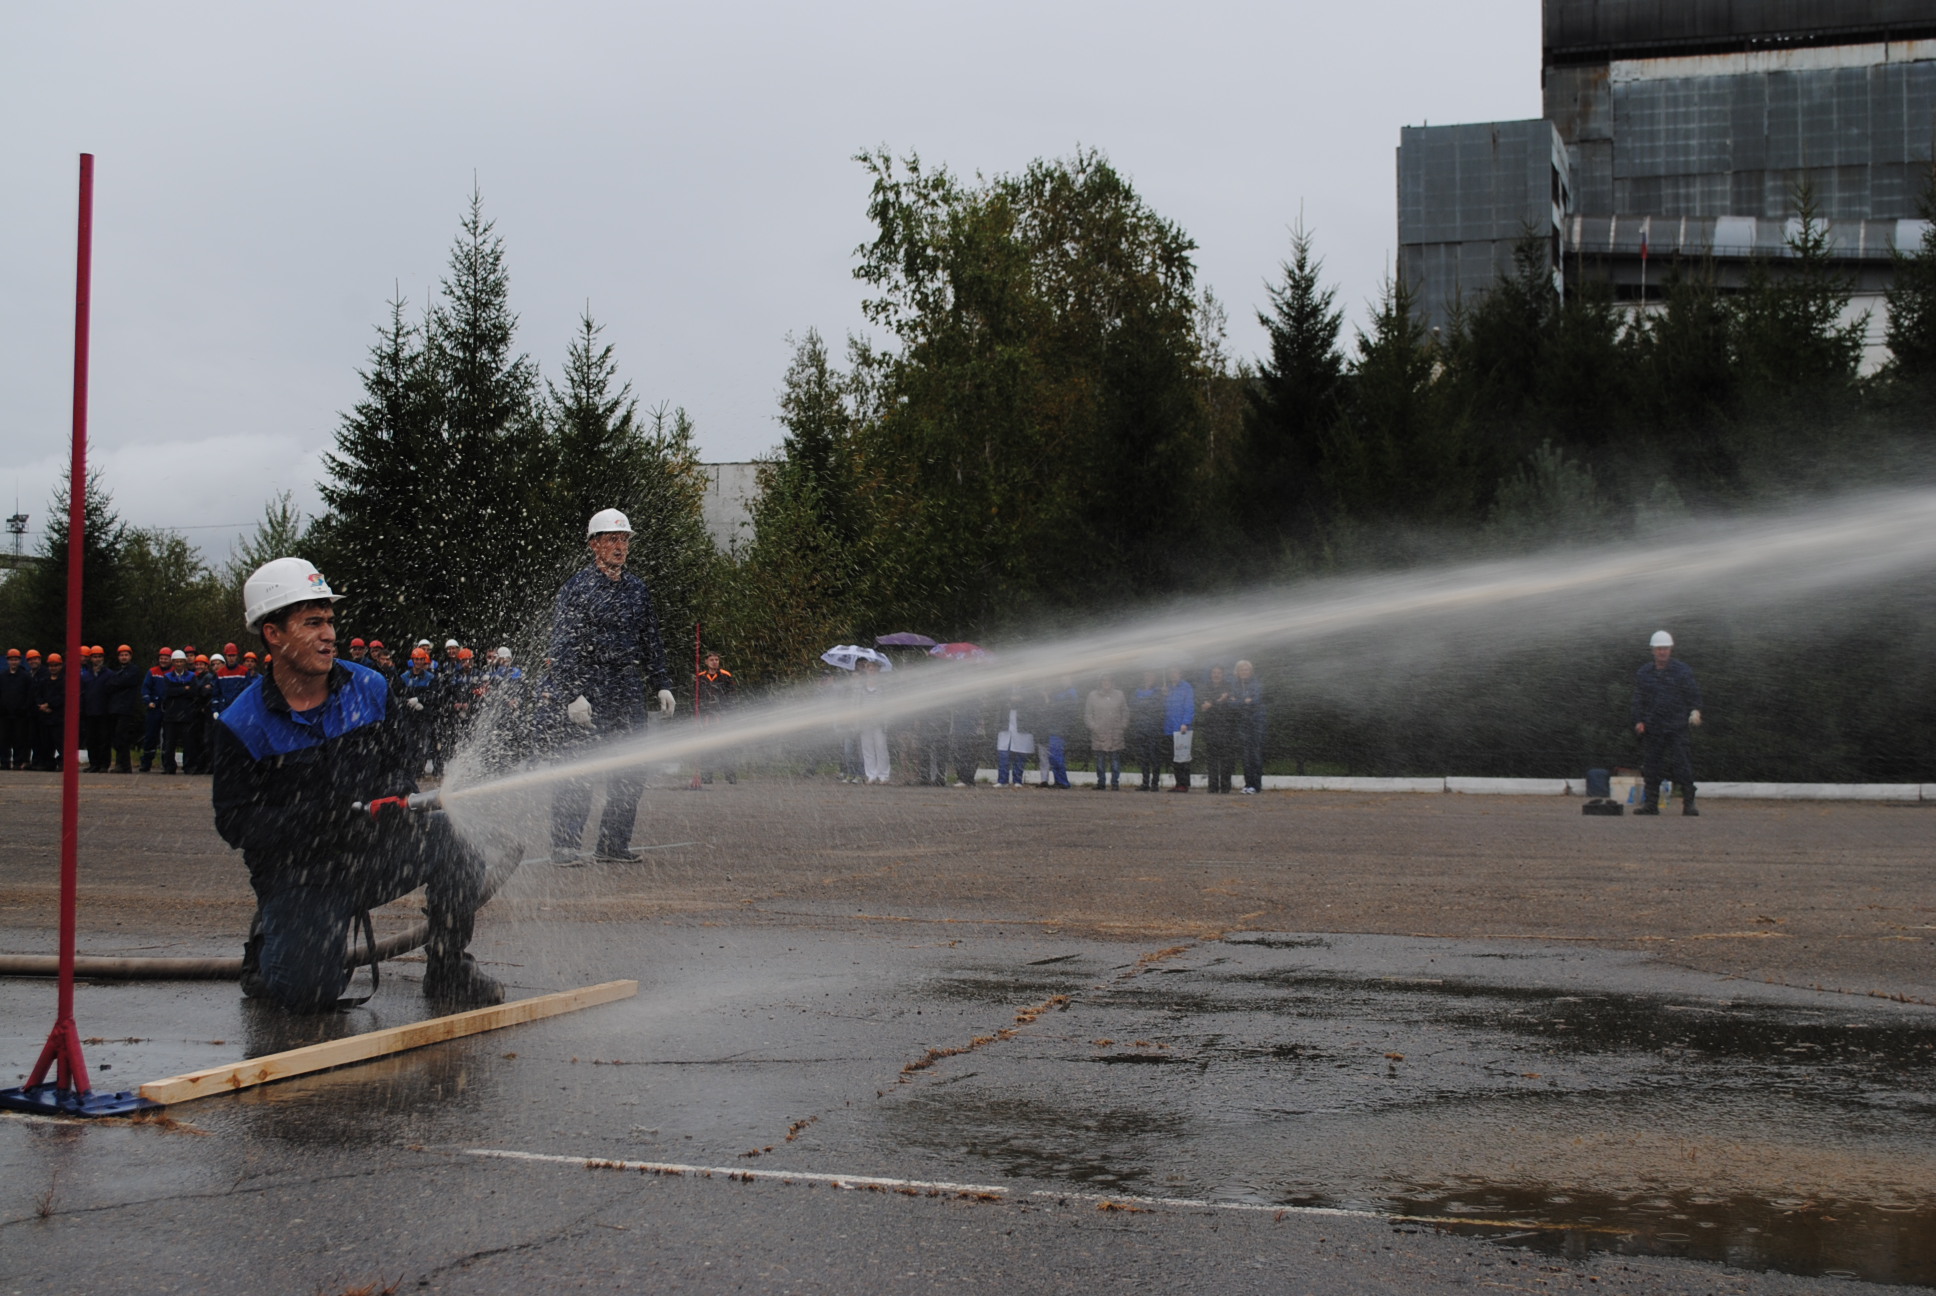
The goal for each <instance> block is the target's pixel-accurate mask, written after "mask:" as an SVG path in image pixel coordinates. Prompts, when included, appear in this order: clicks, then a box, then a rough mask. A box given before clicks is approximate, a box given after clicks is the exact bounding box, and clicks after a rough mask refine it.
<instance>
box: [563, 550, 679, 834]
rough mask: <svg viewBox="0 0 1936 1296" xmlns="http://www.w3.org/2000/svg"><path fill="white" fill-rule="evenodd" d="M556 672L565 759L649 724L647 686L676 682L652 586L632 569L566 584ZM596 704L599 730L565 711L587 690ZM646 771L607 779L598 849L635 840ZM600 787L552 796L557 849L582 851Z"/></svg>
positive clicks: (586, 574)
mask: <svg viewBox="0 0 1936 1296" xmlns="http://www.w3.org/2000/svg"><path fill="white" fill-rule="evenodd" d="M548 655H549V656H550V658H551V674H550V677H549V680H548V682H547V687H546V692H547V694H548V707H549V710H550V712H551V714H550V715H549V716H547V717H545V721H546V724H547V728H548V729H549V731H550V732H551V733H552V734H554V735H555V736H556V748H557V753H558V756H559V757H560V758H561V759H564V760H569V759H571V757H572V756H574V755H577V754H579V753H580V752H581V751H582V750H583V749H584V748H585V747H586V746H588V745H589V744H590V743H591V742H592V741H593V740H594V739H598V740H610V739H622V738H625V737H628V736H631V735H634V734H637V733H641V732H642V731H643V730H644V728H645V691H646V688H647V686H648V685H649V686H650V688H651V689H652V691H653V692H654V693H657V692H658V691H659V690H661V689H670V688H671V687H672V676H671V675H669V674H667V673H666V662H665V646H664V645H663V644H662V643H660V642H659V616H658V613H657V612H656V611H655V610H654V609H653V606H652V591H651V590H650V589H649V588H647V586H646V583H645V582H644V581H642V580H640V579H639V578H638V577H637V576H634V575H633V574H632V573H631V572H621V573H619V576H618V579H617V580H614V579H612V578H611V577H610V576H607V575H605V573H603V572H601V571H600V570H598V568H597V567H596V566H592V567H587V568H585V569H584V570H583V571H581V572H579V573H578V574H577V575H575V576H573V577H572V578H571V579H570V580H568V581H566V582H565V583H564V585H563V586H562V587H561V588H560V589H559V590H558V597H557V600H556V601H555V602H554V603H553V605H552V616H551V648H550V652H549V654H548ZM581 695H582V696H583V697H584V699H585V700H586V701H587V702H589V703H591V708H592V724H593V726H594V728H593V731H592V733H590V734H587V733H586V732H585V731H584V730H582V729H580V728H579V727H578V726H576V725H574V724H571V723H570V722H569V721H567V720H566V719H565V716H564V709H565V708H566V707H567V706H569V705H571V703H572V701H573V700H574V699H576V698H578V697H579V696H581ZM644 791H645V776H644V774H643V772H642V771H638V770H625V771H621V772H618V773H614V774H611V775H609V776H608V777H607V779H606V782H605V813H604V814H603V815H601V816H600V817H599V822H598V853H599V854H600V855H612V854H617V853H618V852H620V851H623V850H625V849H626V848H628V847H629V846H630V845H631V844H632V827H633V824H634V823H635V822H636V821H637V819H638V813H639V797H640V795H641V794H642V793H644ZM591 808H592V785H591V782H590V781H589V780H587V779H572V780H569V781H567V782H564V783H561V784H559V786H558V791H557V793H556V794H555V795H554V796H553V798H552V802H551V848H552V850H553V851H554V852H557V851H570V850H576V849H578V844H579V840H580V838H581V837H582V836H583V835H584V831H585V820H586V818H587V817H588V816H589V815H590V814H591Z"/></svg>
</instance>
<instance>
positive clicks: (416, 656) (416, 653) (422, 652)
mask: <svg viewBox="0 0 1936 1296" xmlns="http://www.w3.org/2000/svg"><path fill="white" fill-rule="evenodd" d="M410 660H411V661H429V660H430V649H428V648H412V649H411V650H410Z"/></svg>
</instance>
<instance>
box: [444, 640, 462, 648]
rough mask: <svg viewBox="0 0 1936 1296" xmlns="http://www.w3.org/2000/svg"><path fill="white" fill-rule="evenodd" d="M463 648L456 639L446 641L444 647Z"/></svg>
mask: <svg viewBox="0 0 1936 1296" xmlns="http://www.w3.org/2000/svg"><path fill="white" fill-rule="evenodd" d="M463 646H464V645H463V644H460V643H458V642H457V641H456V640H455V639H446V640H444V647H446V648H462V647H463Z"/></svg>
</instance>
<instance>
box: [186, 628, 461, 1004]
mask: <svg viewBox="0 0 1936 1296" xmlns="http://www.w3.org/2000/svg"><path fill="white" fill-rule="evenodd" d="M420 769H422V765H421V764H420V763H419V761H418V758H417V754H416V746H415V744H414V742H413V741H412V740H411V738H410V736H409V735H408V734H407V733H406V732H405V731H404V729H403V727H402V726H401V725H400V724H399V723H398V718H397V702H396V699H395V698H394V697H392V696H391V693H390V686H389V682H388V681H386V680H385V679H384V678H383V676H382V675H381V674H379V673H378V672H376V671H374V670H371V669H369V668H368V667H365V666H358V665H356V664H355V663H353V662H344V661H338V662H337V663H336V664H335V665H334V666H332V667H331V668H330V673H329V700H328V701H327V702H325V703H323V705H322V706H320V707H317V708H316V709H315V710H313V711H308V712H297V711H292V710H290V708H289V704H288V702H286V701H285V700H284V699H283V696H282V691H281V690H280V689H279V688H277V687H276V683H275V668H274V666H273V665H272V666H271V667H270V668H269V672H268V673H267V674H264V675H262V676H261V677H259V678H258V679H257V680H255V681H254V683H252V684H251V685H250V687H249V688H247V689H246V690H244V691H243V693H242V695H241V696H240V697H238V698H236V699H235V701H234V702H233V703H232V704H231V705H230V706H229V707H228V708H227V709H226V710H224V711H223V712H222V718H221V720H220V722H219V723H217V724H216V726H215V783H214V799H215V827H216V830H217V831H218V832H220V833H221V834H222V839H223V840H224V841H226V842H227V843H228V844H229V845H230V846H233V847H236V848H238V849H239V850H241V851H242V858H243V860H244V861H245V862H246V863H247V864H248V866H249V885H250V886H251V887H253V888H254V889H255V896H256V903H257V928H256V933H255V935H254V936H253V937H252V938H251V940H250V945H251V946H252V947H253V948H252V949H250V950H248V951H245V955H244V974H243V989H244V990H245V991H246V992H248V993H250V994H252V995H259V996H262V997H266V998H269V999H273V1000H275V1001H276V1002H277V1003H279V1004H281V1005H282V1006H284V1007H285V1008H290V1009H294V1010H296V1011H311V1012H313V1011H318V1010H321V1009H326V1008H329V1007H332V1006H334V1005H335V1003H336V1001H337V1000H338V998H339V997H341V995H342V993H343V988H344V986H346V985H348V984H349V979H350V972H349V969H348V968H347V967H345V966H344V963H345V955H346V953H347V946H348V939H349V935H350V931H351V927H352V925H353V924H354V923H355V921H356V920H357V918H358V917H359V916H360V915H362V914H365V913H368V912H369V911H370V910H371V909H373V908H375V907H376V906H378V905H382V904H388V903H389V902H390V901H392V900H396V899H398V898H400V897H402V896H405V895H408V894H409V893H410V892H411V891H413V890H415V889H416V888H417V887H419V886H424V887H425V888H426V892H425V899H426V902H427V903H426V909H427V910H428V916H429V919H430V939H429V941H428V943H427V945H426V948H425V953H426V955H427V956H428V960H429V962H430V964H431V965H432V966H433V967H435V966H437V965H438V964H440V963H443V962H445V961H448V960H451V959H456V958H459V957H461V956H462V954H463V951H464V949H465V947H466V946H468V945H469V944H470V939H471V929H472V924H473V920H474V918H475V915H476V912H477V907H478V905H479V904H480V903H481V900H482V896H483V886H484V860H483V857H482V856H480V855H479V854H478V853H477V852H476V851H474V850H472V849H471V848H470V847H469V846H467V845H466V844H465V843H464V842H463V840H462V839H461V838H459V837H458V836H457V834H456V832H455V831H454V830H453V829H452V828H451V827H450V825H449V823H448V822H447V821H446V820H445V818H444V817H443V816H442V815H438V814H428V815H423V814H417V815H401V814H399V815H395V816H388V817H386V818H385V819H384V820H382V821H377V820H373V819H371V818H370V816H369V815H368V814H366V813H358V812H353V811H351V809H350V806H351V805H352V803H354V802H358V801H361V802H365V803H367V802H370V801H373V800H376V799H378V798H381V797H392V796H407V795H408V794H410V793H411V792H414V791H416V790H417V780H416V774H417V771H418V770H420ZM250 964H253V967H251V966H250Z"/></svg>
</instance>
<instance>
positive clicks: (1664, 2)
mask: <svg viewBox="0 0 1936 1296" xmlns="http://www.w3.org/2000/svg"><path fill="white" fill-rule="evenodd" d="M1542 21H1543V28H1544V30H1543V41H1542V49H1543V57H1542V65H1541V75H1540V83H1541V86H1542V89H1543V101H1544V102H1543V107H1544V113H1543V115H1542V116H1541V117H1539V118H1537V119H1534V120H1530V121H1512V122H1489V123H1483V124H1479V125H1461V126H1420V127H1406V128H1405V129H1404V131H1403V132H1402V134H1401V137H1400V144H1399V150H1398V244H1399V254H1398V266H1399V273H1400V275H1401V276H1402V277H1403V279H1404V281H1405V283H1406V285H1407V286H1408V287H1409V288H1411V290H1412V291H1413V293H1414V294H1415V295H1416V298H1417V301H1418V305H1419V308H1420V310H1421V312H1422V314H1423V316H1424V318H1425V320H1426V322H1427V324H1428V326H1430V327H1433V328H1442V327H1444V325H1445V324H1446V323H1447V321H1448V320H1449V319H1450V318H1451V315H1452V313H1453V311H1454V310H1455V309H1456V308H1457V306H1458V303H1459V302H1460V301H1462V300H1465V301H1469V300H1471V299H1472V298H1473V297H1474V296H1475V295H1477V294H1479V293H1483V292H1484V291H1486V290H1487V289H1488V288H1490V287H1491V286H1492V285H1493V284H1494V283H1495V282H1496V281H1497V279H1498V277H1499V276H1500V275H1501V274H1502V273H1511V271H1512V269H1513V251H1514V249H1515V247H1516V246H1518V245H1519V244H1520V243H1521V242H1522V241H1523V240H1524V239H1525V238H1526V237H1527V236H1528V235H1534V236H1537V238H1538V240H1539V243H1540V246H1541V248H1542V255H1543V257H1544V260H1545V262H1546V268H1547V270H1549V271H1550V273H1551V275H1552V279H1553V285H1554V289H1555V291H1556V292H1565V291H1566V290H1567V288H1568V286H1569V285H1572V284H1579V283H1583V282H1589V281H1595V280H1597V281H1600V282H1604V283H1610V284H1611V285H1612V287H1613V292H1614V296H1615V299H1616V300H1617V301H1619V302H1622V303H1624V304H1626V305H1628V306H1629V307H1636V306H1637V307H1641V308H1645V307H1646V306H1647V305H1649V304H1651V303H1657V302H1658V301H1659V299H1660V296H1661V294H1662V292H1663V291H1664V288H1665V285H1666V283H1667V281H1668V279H1669V277H1670V276H1671V275H1673V274H1675V273H1677V272H1681V273H1685V272H1689V271H1691V270H1695V269H1698V268H1700V267H1702V266H1711V268H1712V272H1713V274H1714V275H1715V277H1716V280H1717V282H1719V283H1720V284H1721V285H1722V286H1723V287H1724V288H1727V287H1736V286H1739V285H1740V284H1741V283H1742V282H1743V281H1744V280H1745V278H1746V276H1747V274H1748V272H1749V267H1750V265H1751V264H1753V263H1754V262H1755V261H1756V260H1757V259H1758V260H1759V261H1760V263H1761V264H1763V265H1766V266H1767V267H1768V268H1769V270H1770V272H1771V273H1779V272H1780V262H1781V259H1782V258H1783V257H1784V256H1785V255H1786V254H1787V244H1788V239H1789V237H1790V235H1791V234H1792V232H1793V228H1794V198H1795V193H1796V189H1797V186H1798V185H1799V184H1801V183H1802V182H1804V181H1805V182H1806V183H1807V184H1808V185H1809V186H1810V187H1811V188H1812V190H1813V193H1814V199H1815V203H1816V208H1817V213H1818V215H1819V216H1820V217H1821V218H1822V219H1823V220H1824V221H1825V222H1826V224H1827V232H1828V235H1829V238H1830V240H1831V242H1832V245H1833V247H1834V251H1835V256H1836V259H1837V261H1838V263H1839V265H1840V267H1841V268H1842V270H1843V271H1844V272H1845V273H1846V274H1847V275H1848V277H1849V280H1850V281H1851V283H1852V284H1853V286H1854V290H1855V299H1854V301H1853V302H1852V303H1851V307H1850V314H1851V315H1852V316H1853V315H1859V314H1860V313H1862V312H1863V311H1865V310H1867V311H1871V312H1872V318H1871V325H1870V338H1871V353H1872V354H1871V357H1870V361H1871V363H1874V362H1876V361H1878V360H1879V359H1880V358H1881V357H1880V354H1879V351H1878V350H1877V348H1878V347H1879V342H1880V339H1881V336H1882V328H1881V324H1880V320H1881V307H1882V301H1881V294H1882V292H1883V290H1884V289H1885V288H1886V287H1887V286H1888V283H1889V280H1890V275H1891V272H1892V270H1893V255H1892V254H1893V253H1894V252H1896V251H1897V250H1902V251H1905V252H1908V251H1914V250H1915V248H1916V247H1917V245H1918V244H1919V243H1920V241H1921V238H1922V233H1923V229H1924V222H1923V221H1922V220H1921V219H1920V212H1919V208H1918V199H1919V197H1920V196H1921V194H1922V193H1923V191H1924V188H1925V186H1926V185H1927V183H1928V181H1929V177H1930V166H1931V158H1932V143H1933V142H1936V0H1545V4H1544V5H1543V7H1542Z"/></svg>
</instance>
